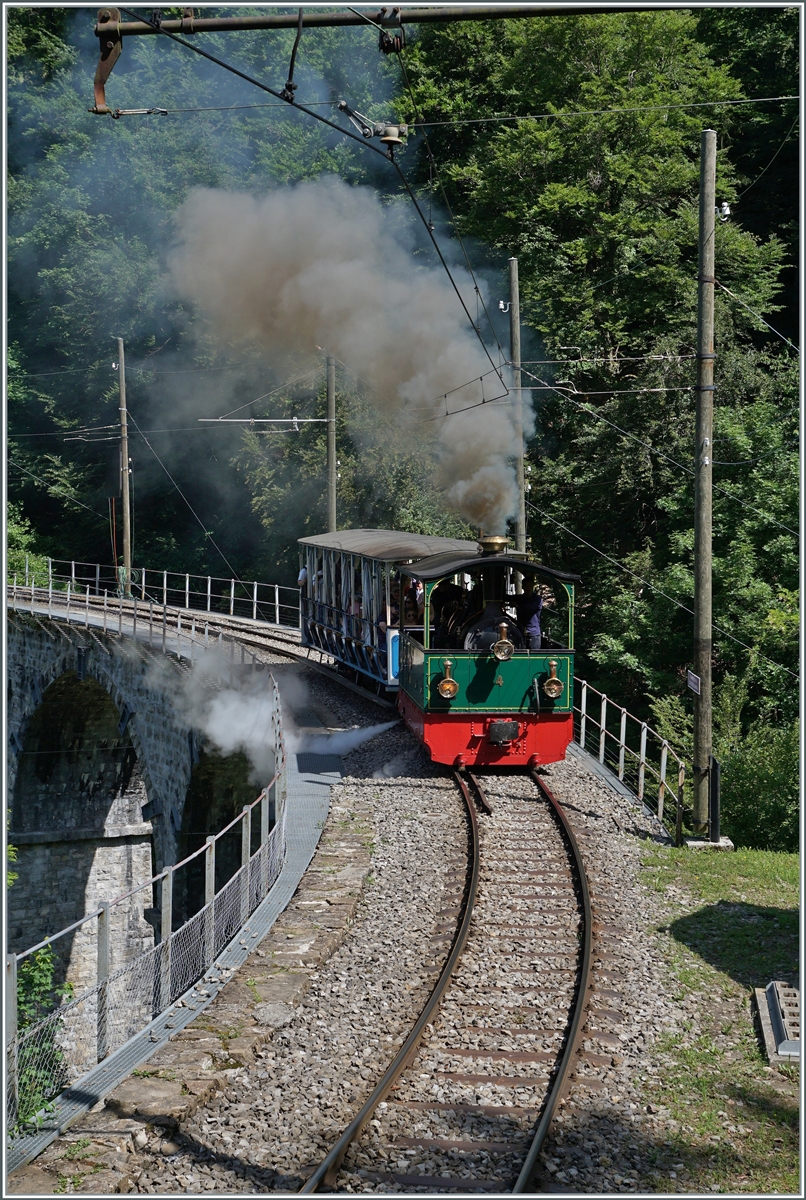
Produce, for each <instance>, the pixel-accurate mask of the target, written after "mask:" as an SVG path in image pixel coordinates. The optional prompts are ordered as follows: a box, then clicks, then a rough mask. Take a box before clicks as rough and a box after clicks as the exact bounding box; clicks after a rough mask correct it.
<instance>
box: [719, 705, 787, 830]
mask: <svg viewBox="0 0 806 1200" xmlns="http://www.w3.org/2000/svg"><path fill="white" fill-rule="evenodd" d="M798 741H799V730H798V724H797V722H796V723H795V724H794V725H791V726H789V727H788V728H785V729H775V728H770V727H769V726H764V725H755V726H753V727H752V728H751V729H750V732H749V733H748V734H747V736H746V737H745V738H744V739H743V740H742V741H741V743H740V744H739V746H738V748H737V749H736V750H735V752H734V753H733V754H731V756H730V757H729V758H728V759H727V760H726V762H724V763H723V766H722V820H721V824H722V832H723V833H725V834H727V835H728V837H730V838H731V839H732V840H733V842H734V843H735V844H736V845H737V846H748V847H750V848H751V849H754V850H783V851H787V852H789V853H795V852H796V851H797V849H798V832H799V815H800V814H799V783H798Z"/></svg>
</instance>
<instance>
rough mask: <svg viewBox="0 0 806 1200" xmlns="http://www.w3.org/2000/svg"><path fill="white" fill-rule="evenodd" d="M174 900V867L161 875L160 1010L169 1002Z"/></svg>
mask: <svg viewBox="0 0 806 1200" xmlns="http://www.w3.org/2000/svg"><path fill="white" fill-rule="evenodd" d="M173 900H174V869H173V867H168V870H167V871H166V872H165V874H164V875H163V877H162V887H161V898H160V903H161V906H162V915H161V920H160V943H161V947H162V949H161V953H160V1012H162V1010H163V1009H165V1008H167V1007H168V1005H169V1004H170V1003H171V949H172V946H171V933H172V926H173V915H174V914H173Z"/></svg>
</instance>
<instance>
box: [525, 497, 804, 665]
mask: <svg viewBox="0 0 806 1200" xmlns="http://www.w3.org/2000/svg"><path fill="white" fill-rule="evenodd" d="M526 504H527V505H528V507H529V508H531V509H533V510H534V511H535V512H536V513H539V514H540V515H541V516H542V517H546V518H547V519H548V520H549V521H551V522H552V524H554V525H556V526H557V527H558V529H562V530H563V531H564V532H565V533H567V534H569V535H570V536H571V537H573V538H576V540H577V541H578V542H581V543H582V544H583V546H587V547H588V549H589V550H593V552H594V553H595V554H598V555H599V556H600V557H601V558H605V559H607V561H608V562H609V563H612V564H613V565H614V566H615V567H618V568H619V570H620V571H624V572H625V573H626V574H627V575H631V576H632V577H633V579H637V580H638V582H639V583H643V584H644V586H645V587H648V588H651V589H652V590H653V591H654V592H657V593H658V595H659V596H663V598H664V600H668V601H669V603H670V604H673V605H674V606H675V607H676V608H679V609H681V610H682V611H683V612H687V613H689V614H690V615H691V616H692V617H693V616H694V610H693V609H692V608H689V607H688V606H687V605H685V604H682V603H681V602H680V601H679V600H675V598H674V596H670V595H668V593H667V592H664V591H663V590H662V589H661V588H659V587H658V586H657V584H655V583H651V582H650V581H649V580H648V579H644V577H643V576H642V575H639V574H638V573H637V572H636V571H633V570H631V569H630V568H629V567H627V566H625V565H624V563H622V562H619V560H618V559H617V558H613V557H612V555H610V554H606V553H605V551H604V550H600V549H599V547H598V546H594V545H593V543H592V542H589V541H586V539H585V538H583V537H580V535H579V534H578V533H574V531H573V529H569V528H568V526H567V525H563V524H562V522H561V521H557V520H556V519H555V518H554V517H552V516H551V514H550V513H547V512H544V511H543V509H542V508H538V507H537V505H536V504H534V503H533V502H532V501H531V500H527V501H526ZM712 628H713V629H715V630H716V631H717V633H721V634H722V636H723V637H726V638H729V639H730V640H731V641H732V642H736V644H737V645H739V646H742V647H743V648H744V649H745V650H749V651H750V653H751V654H756V655H758V657H759V658H763V659H764V661H765V662H768V663H770V664H771V665H772V666H774V667H777V668H778V669H779V671H786V673H787V675H791V676H792V678H793V679H799V678H800V676H799V675H798V674H796V672H795V671H790V669H789V667H785V666H784V665H783V663H779V662H776V661H775V659H773V658H769V657H768V655H766V654H762V653H761V651H760V650H759V649H758V648H757V647H756V646H749V645H748V644H747V642H743V641H742V640H741V638H737V637H736V636H735V635H734V634H732V633H729V632H728V630H727V629H722V628H721V626H719V625H712Z"/></svg>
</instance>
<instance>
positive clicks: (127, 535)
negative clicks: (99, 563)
mask: <svg viewBox="0 0 806 1200" xmlns="http://www.w3.org/2000/svg"><path fill="white" fill-rule="evenodd" d="M118 372H119V375H120V378H119V380H118V383H119V388H120V482H121V494H122V497H123V594H124V596H126V597H127V598H128V597H130V596H131V594H132V593H131V580H132V527H131V511H130V508H129V428H128V424H127V419H126V363H125V358H124V350H123V338H118ZM115 566H117V563H116V564H115Z"/></svg>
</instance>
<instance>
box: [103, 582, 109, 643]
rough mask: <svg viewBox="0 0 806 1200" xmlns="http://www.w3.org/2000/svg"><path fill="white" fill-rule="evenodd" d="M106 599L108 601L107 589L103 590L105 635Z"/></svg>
mask: <svg viewBox="0 0 806 1200" xmlns="http://www.w3.org/2000/svg"><path fill="white" fill-rule="evenodd" d="M108 599H109V592H108V589H107V588H104V633H106V611H107V603H108Z"/></svg>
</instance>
